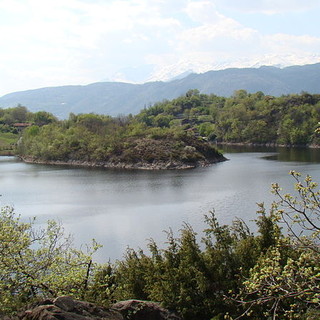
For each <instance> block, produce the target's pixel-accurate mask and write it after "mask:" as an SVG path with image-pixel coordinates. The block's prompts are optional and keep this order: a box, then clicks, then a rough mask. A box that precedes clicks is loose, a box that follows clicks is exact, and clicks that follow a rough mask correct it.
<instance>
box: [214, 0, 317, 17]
mask: <svg viewBox="0 0 320 320" xmlns="http://www.w3.org/2000/svg"><path fill="white" fill-rule="evenodd" d="M214 2H215V3H216V4H219V5H220V6H221V7H227V8H232V9H235V10H239V11H245V12H248V13H263V14H278V13H288V12H302V11H306V10H312V9H314V8H319V7H320V3H319V1H318V0H304V1H301V0H254V1H252V0H241V1H239V0H214Z"/></svg>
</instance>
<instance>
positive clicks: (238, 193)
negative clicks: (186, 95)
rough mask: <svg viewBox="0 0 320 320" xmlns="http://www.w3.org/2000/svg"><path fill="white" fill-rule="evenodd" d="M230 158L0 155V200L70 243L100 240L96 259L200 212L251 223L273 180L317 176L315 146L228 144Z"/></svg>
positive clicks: (160, 237) (199, 222)
mask: <svg viewBox="0 0 320 320" xmlns="http://www.w3.org/2000/svg"><path fill="white" fill-rule="evenodd" d="M224 154H225V156H226V157H227V158H228V159H229V161H226V162H222V163H218V164H214V165H212V166H211V167H208V168H198V169H194V170H185V171H176V170H175V171H120V170H101V169H85V168H71V167H58V166H48V165H36V164H26V163H23V162H21V161H19V160H18V159H16V158H14V157H0V193H1V195H2V196H1V198H0V199H1V206H4V205H12V206H14V208H15V211H16V213H18V214H20V215H21V216H22V218H23V219H25V220H28V219H30V218H32V217H36V218H37V219H36V221H37V223H38V224H39V225H43V224H44V223H45V222H46V221H47V220H49V219H57V220H59V221H61V222H62V224H63V225H64V227H65V229H66V232H68V233H71V234H73V236H74V241H75V244H76V245H77V246H80V244H85V243H88V242H90V240H91V239H92V238H94V239H96V240H97V241H98V242H99V243H101V244H102V245H103V248H102V249H100V251H99V253H98V254H97V256H96V259H97V260H98V261H100V262H107V261H108V260H109V259H111V260H112V261H113V260H115V259H121V257H122V256H123V254H124V252H125V250H126V248H127V247H128V246H129V247H132V248H134V249H137V248H139V247H141V248H143V249H145V248H146V246H147V239H150V238H154V239H155V240H156V241H157V243H159V244H161V243H164V242H165V232H164V230H168V229H169V228H172V230H173V231H174V233H175V234H178V232H179V229H180V228H181V226H182V225H183V223H184V222H187V223H190V224H191V225H192V226H193V227H194V229H195V230H196V231H197V232H201V231H202V230H203V229H204V227H205V225H204V223H203V220H204V215H205V214H207V213H208V212H209V211H210V210H213V209H214V210H215V212H216V215H217V217H218V219H219V221H220V222H221V223H223V224H225V223H230V222H231V221H232V220H233V219H234V218H235V217H239V218H242V219H243V220H245V221H246V222H247V223H248V224H249V225H251V226H252V227H254V223H253V222H252V220H253V219H255V218H256V210H257V205H256V203H257V202H264V203H265V204H266V206H267V207H268V206H269V205H270V203H271V202H272V200H274V196H273V195H272V194H271V193H270V187H271V184H272V183H274V182H278V183H279V184H280V185H281V186H283V187H284V189H285V191H287V192H291V191H292V186H293V182H294V181H293V179H292V177H290V175H289V174H288V172H289V171H290V170H296V171H299V172H301V173H302V174H303V175H306V174H309V175H311V176H312V177H313V178H314V180H315V181H319V182H320V170H319V169H320V150H314V149H291V150H287V149H281V148H280V149H266V148H260V149H257V148H255V149H252V148H251V149H250V148H227V147H224Z"/></svg>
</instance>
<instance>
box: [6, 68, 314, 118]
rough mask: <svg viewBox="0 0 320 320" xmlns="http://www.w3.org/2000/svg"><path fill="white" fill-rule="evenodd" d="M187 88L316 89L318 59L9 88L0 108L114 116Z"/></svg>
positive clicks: (225, 92) (221, 91) (223, 92)
mask: <svg viewBox="0 0 320 320" xmlns="http://www.w3.org/2000/svg"><path fill="white" fill-rule="evenodd" d="M189 89H198V90H199V91H200V92H201V93H205V94H216V95H219V96H224V97H229V96H231V95H232V94H233V92H234V91H235V90H239V89H244V90H246V91H247V92H249V93H254V92H257V91H262V92H264V93H265V94H266V95H273V96H280V95H283V94H291V93H301V92H302V91H306V92H309V93H319V92H320V63H318V64H313V65H305V66H292V67H287V68H284V69H279V68H275V67H261V68H257V69H256V68H244V69H226V70H220V71H209V72H206V73H203V74H190V75H188V76H187V77H185V78H183V79H178V80H174V81H171V82H149V83H145V84H129V83H119V82H99V83H93V84H90V85H87V86H61V87H49V88H41V89H35V90H28V91H22V92H14V93H10V94H7V95H5V96H3V97H1V98H0V107H1V108H8V107H15V106H17V105H18V104H22V105H25V106H27V107H28V109H29V110H30V111H32V112H36V111H40V110H45V111H48V112H51V113H53V114H54V115H55V116H58V117H59V118H67V117H68V115H69V113H70V112H73V113H77V114H78V113H91V112H93V113H99V114H108V115H111V116H117V115H119V114H125V115H126V114H130V113H131V114H137V113H138V112H139V111H140V110H141V109H143V108H144V107H146V106H147V107H148V106H150V105H153V104H154V103H156V102H158V101H162V100H164V99H168V100H170V99H174V98H177V97H179V96H181V95H182V94H184V93H185V92H187V91H188V90H189Z"/></svg>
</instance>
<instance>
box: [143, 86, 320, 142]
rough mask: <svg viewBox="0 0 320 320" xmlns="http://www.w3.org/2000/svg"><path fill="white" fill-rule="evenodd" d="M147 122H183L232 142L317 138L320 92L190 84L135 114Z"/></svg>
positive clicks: (162, 123) (187, 126)
mask: <svg viewBox="0 0 320 320" xmlns="http://www.w3.org/2000/svg"><path fill="white" fill-rule="evenodd" d="M137 117H138V118H139V119H140V121H142V122H144V123H146V124H147V125H150V126H162V127H175V126H177V125H181V124H182V125H184V126H185V127H186V128H189V129H190V130H194V131H196V132H198V133H199V134H200V135H202V136H206V137H208V138H209V139H215V140H216V141H218V142H230V143H262V144H266V143H277V144H284V145H308V144H319V136H318V135H317V134H315V132H314V130H315V129H316V128H317V126H318V122H319V121H320V95H316V94H314V95H311V94H308V93H302V94H300V95H286V96H281V97H272V96H265V95H264V94H263V93H262V92H257V93H254V94H250V93H247V92H246V91H245V90H239V91H236V92H235V93H234V95H233V96H231V97H230V98H223V97H218V96H215V95H206V94H200V93H199V91H198V90H190V91H188V92H187V93H186V95H185V96H183V97H179V98H177V99H174V100H172V101H164V102H162V103H158V104H156V105H154V106H153V107H151V108H149V109H145V110H143V111H141V113H140V114H139V115H138V116H137Z"/></svg>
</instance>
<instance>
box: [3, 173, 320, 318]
mask: <svg viewBox="0 0 320 320" xmlns="http://www.w3.org/2000/svg"><path fill="white" fill-rule="evenodd" d="M291 175H292V176H293V178H294V179H295V191H294V192H293V193H292V194H289V193H283V191H282V190H281V188H280V186H279V185H277V184H274V185H273V186H272V190H273V193H274V194H275V195H276V201H275V202H274V203H273V205H272V206H271V208H270V211H269V212H266V209H265V208H264V206H263V204H260V205H259V210H258V216H257V220H256V223H257V226H258V232H257V233H256V234H253V233H252V232H251V231H250V230H249V228H248V227H247V225H246V224H245V222H244V221H241V220H235V221H234V222H233V224H232V225H230V226H228V225H220V224H219V223H218V221H217V219H216V217H215V216H214V213H213V212H212V213H210V214H209V215H208V216H206V217H205V221H206V224H207V227H206V229H205V230H204V232H203V234H202V236H201V237H200V235H197V234H196V232H195V231H194V230H193V229H192V226H190V225H188V224H185V225H184V226H183V227H182V229H181V231H180V234H179V235H178V236H177V237H176V236H175V235H174V234H173V233H172V232H171V231H168V233H167V243H166V245H165V247H164V248H163V249H160V248H159V246H158V244H157V243H156V242H155V241H153V240H151V241H150V242H149V252H148V253H146V252H143V251H142V250H134V249H128V250H127V252H126V254H125V256H124V258H123V259H122V260H120V261H116V262H115V263H106V264H97V263H95V262H93V259H92V254H93V252H94V251H95V250H97V249H98V247H99V246H98V245H97V244H96V243H95V242H93V245H92V246H91V248H88V251H87V252H86V253H84V252H83V251H82V250H78V249H75V248H74V247H73V246H72V243H71V240H70V238H69V237H65V235H64V233H63V230H62V229H61V226H60V225H59V224H57V223H56V222H54V221H50V222H49V223H48V227H47V228H46V229H44V230H39V229H36V228H35V227H34V225H33V222H30V223H24V222H22V221H21V220H20V218H19V217H16V216H15V215H14V213H13V212H12V210H10V209H9V208H3V210H2V212H1V217H0V231H1V232H0V240H1V241H0V290H1V295H0V315H1V314H2V315H3V314H9V313H10V312H14V311H15V310H17V308H19V307H21V306H23V305H24V304H26V303H30V302H31V301H34V300H38V299H40V298H46V297H52V296H57V295H61V294H68V295H72V296H74V297H75V298H80V299H86V300H89V301H92V302H95V303H98V304H103V305H106V306H108V305H109V304H110V303H112V302H114V301H116V300H122V299H128V298H130V299H145V300H155V301H158V302H161V303H162V304H163V305H164V306H165V307H167V308H170V309H171V310H173V311H176V312H177V313H179V314H180V315H181V316H182V317H183V318H184V319H186V320H193V319H208V320H209V319H230V320H231V319H252V320H258V319H266V320H267V319H305V320H315V319H319V316H320V300H319V299H320V255H319V253H320V243H319V241H320V221H319V220H320V192H319V190H318V185H317V183H315V182H313V181H312V179H311V177H309V176H307V177H306V178H305V179H304V180H302V179H301V177H300V175H299V174H298V173H296V172H291ZM283 226H284V227H285V229H284V230H283V231H282V227H283ZM106 259H107V257H106Z"/></svg>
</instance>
